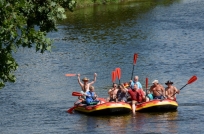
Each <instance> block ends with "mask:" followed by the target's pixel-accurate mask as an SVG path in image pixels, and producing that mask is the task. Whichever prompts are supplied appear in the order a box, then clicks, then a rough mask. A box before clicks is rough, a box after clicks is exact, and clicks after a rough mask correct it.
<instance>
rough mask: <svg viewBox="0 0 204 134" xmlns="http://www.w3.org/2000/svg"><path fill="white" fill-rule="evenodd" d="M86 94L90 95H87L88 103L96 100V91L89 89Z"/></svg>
mask: <svg viewBox="0 0 204 134" xmlns="http://www.w3.org/2000/svg"><path fill="white" fill-rule="evenodd" d="M86 94H87V95H88V96H86V103H87V104H90V103H91V102H92V101H94V100H95V92H90V91H87V92H86Z"/></svg>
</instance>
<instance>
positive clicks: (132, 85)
mask: <svg viewBox="0 0 204 134" xmlns="http://www.w3.org/2000/svg"><path fill="white" fill-rule="evenodd" d="M135 83H136V84H137V86H138V88H139V89H142V84H141V83H140V82H139V81H137V82H135V81H132V82H131V86H130V87H131V88H133V87H134V85H135Z"/></svg>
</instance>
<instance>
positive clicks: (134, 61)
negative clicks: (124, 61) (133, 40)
mask: <svg viewBox="0 0 204 134" xmlns="http://www.w3.org/2000/svg"><path fill="white" fill-rule="evenodd" d="M137 57H138V54H136V53H135V54H134V56H133V68H132V76H131V80H132V77H133V72H134V67H135V64H136V62H137Z"/></svg>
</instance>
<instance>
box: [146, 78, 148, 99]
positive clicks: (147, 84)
mask: <svg viewBox="0 0 204 134" xmlns="http://www.w3.org/2000/svg"><path fill="white" fill-rule="evenodd" d="M147 88H148V78H146V96H147Z"/></svg>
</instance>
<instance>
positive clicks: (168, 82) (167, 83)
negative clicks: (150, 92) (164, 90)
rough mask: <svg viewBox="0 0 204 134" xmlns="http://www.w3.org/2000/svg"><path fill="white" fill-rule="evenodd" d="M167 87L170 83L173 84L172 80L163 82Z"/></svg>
mask: <svg viewBox="0 0 204 134" xmlns="http://www.w3.org/2000/svg"><path fill="white" fill-rule="evenodd" d="M165 84H166V85H167V86H168V87H170V86H171V85H172V84H173V82H172V81H170V80H169V81H167V82H166V83H165Z"/></svg>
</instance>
